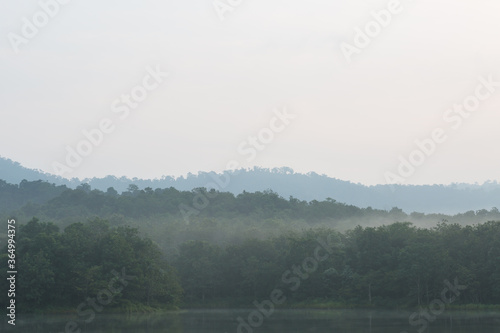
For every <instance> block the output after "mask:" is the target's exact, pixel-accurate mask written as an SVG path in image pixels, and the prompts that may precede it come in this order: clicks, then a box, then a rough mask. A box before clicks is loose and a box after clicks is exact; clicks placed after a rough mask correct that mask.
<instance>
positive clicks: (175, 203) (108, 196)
mask: <svg viewBox="0 0 500 333" xmlns="http://www.w3.org/2000/svg"><path fill="white" fill-rule="evenodd" d="M0 213H2V214H5V215H13V216H16V217H19V218H21V219H22V220H29V219H31V218H32V217H33V216H37V217H40V218H43V219H46V220H50V221H54V222H61V224H60V225H62V224H65V223H69V222H71V221H72V220H73V219H75V218H76V219H79V220H81V219H82V218H83V219H87V218H91V217H94V216H99V217H104V218H110V217H113V216H123V217H124V218H126V219H132V220H140V219H144V218H151V219H155V220H158V219H160V220H161V219H169V220H172V219H175V220H179V221H182V223H189V222H192V221H195V220H196V221H199V220H203V219H207V218H209V219H210V218H213V219H218V220H224V221H231V220H237V221H241V220H247V221H252V223H257V222H256V221H258V223H260V222H262V221H282V223H285V224H287V225H288V226H290V225H292V224H296V225H297V226H301V227H309V226H313V225H319V224H323V225H325V226H328V227H337V228H340V229H348V228H351V227H353V226H355V225H358V224H360V225H369V226H375V225H381V224H387V223H392V222H399V221H409V222H412V223H415V224H416V225H418V226H430V225H435V224H436V223H438V222H441V221H442V220H447V221H449V222H453V223H459V224H472V223H480V222H486V221H490V220H500V212H499V211H498V209H496V208H493V209H491V210H486V209H482V210H478V211H467V212H464V213H460V214H455V215H445V214H424V213H419V212H411V213H407V212H404V211H403V210H402V209H400V208H397V207H392V208H391V209H389V210H381V209H373V208H371V207H368V208H360V207H357V206H354V205H349V204H346V203H342V202H339V201H336V200H335V199H332V198H327V199H326V200H322V201H317V200H312V201H305V200H299V199H297V198H294V197H289V198H288V199H286V198H283V197H281V196H280V195H279V194H277V193H276V192H273V191H264V192H260V191H257V192H246V191H243V192H242V193H240V194H238V195H234V194H232V193H230V192H222V191H216V190H214V189H211V190H207V189H205V188H196V189H193V190H190V191H179V190H177V189H175V188H173V187H170V188H165V189H161V188H157V189H152V188H150V187H147V188H145V189H140V188H139V187H138V186H136V185H129V187H128V189H127V190H126V191H124V192H123V193H121V194H120V193H118V192H117V191H116V190H115V189H114V188H112V187H110V188H108V189H107V190H106V191H100V190H95V189H92V187H91V186H90V185H88V184H83V185H80V186H78V187H77V188H76V189H70V188H67V187H66V186H64V185H62V186H56V185H53V184H49V183H46V182H42V181H35V182H28V181H22V182H21V183H20V184H19V185H12V184H8V183H6V182H5V181H2V180H0Z"/></svg>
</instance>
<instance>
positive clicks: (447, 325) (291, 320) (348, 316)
mask: <svg viewBox="0 0 500 333" xmlns="http://www.w3.org/2000/svg"><path fill="white" fill-rule="evenodd" d="M253 310H254V309H251V310H237V311H236V310H217V311H214V310H198V311H179V312H168V313H161V314H149V315H103V314H101V315H99V316H96V319H95V320H94V321H93V322H92V323H89V324H85V323H80V322H79V323H78V324H79V327H78V328H79V329H81V332H82V333H84V332H85V333H116V332H123V333H132V332H133V333H159V332H169V333H201V332H209V333H210V332H223V333H229V332H238V322H237V321H236V318H238V317H242V318H247V317H248V315H249V314H250V313H251V312H252V311H253ZM410 314H411V312H408V311H369V310H331V311H327V310H308V311H304V310H283V311H275V313H273V314H272V315H271V316H270V317H269V318H264V321H263V323H262V325H261V326H258V327H251V326H245V327H244V326H241V327H240V329H239V333H253V332H261V333H270V332H297V333H299V332H300V333H304V332H311V333H313V332H314V333H326V332H329V333H330V332H336V333H337V332H354V333H360V332H369V333H382V332H384V333H392V332H393V333H401V332H403V331H405V332H408V333H413V332H415V333H416V332H418V329H419V327H417V326H411V325H410V324H409V320H408V318H409V316H410ZM74 319H75V317H74V316H60V315H59V316H53V315H51V316H28V317H23V316H21V317H18V320H17V325H16V327H15V328H13V327H11V326H10V325H7V324H6V323H3V326H2V332H14V331H15V332H30V333H34V332H37V333H38V332H39V333H61V332H65V324H66V322H68V321H72V320H74ZM68 332H72V331H68ZM75 332H78V331H77V330H75ZM426 332H429V333H438V332H439V333H448V332H449V333H465V332H467V333H469V332H478V333H486V332H488V333H491V332H494V333H495V332H496V333H500V314H499V313H498V312H451V311H449V312H448V313H446V314H443V315H442V316H440V317H438V318H436V320H434V321H432V322H430V323H429V326H428V329H427V330H426Z"/></svg>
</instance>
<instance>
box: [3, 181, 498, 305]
mask: <svg viewBox="0 0 500 333" xmlns="http://www.w3.org/2000/svg"><path fill="white" fill-rule="evenodd" d="M44 198H45V199H44ZM47 198H48V199H47ZM0 205H1V214H2V216H4V218H3V219H2V224H5V222H6V221H7V219H8V218H15V219H16V221H17V225H18V230H17V237H16V246H17V258H18V263H17V264H18V271H19V275H18V279H19V281H18V284H17V285H18V293H17V302H18V304H19V309H20V310H23V311H36V310H50V309H61V308H64V309H70V310H73V311H77V312H81V313H85V309H88V308H89V307H90V303H89V302H91V300H92V299H101V300H102V301H103V302H105V303H106V305H108V304H109V306H108V308H115V307H118V308H123V309H128V310H140V311H143V310H144V311H146V310H148V309H151V308H173V307H226V306H238V307H252V306H253V304H254V302H255V301H257V302H261V301H264V300H266V299H269V298H270V295H271V294H272V293H273V291H275V290H280V291H282V292H283V297H282V299H283V300H285V299H286V302H283V304H282V306H307V307H309V306H318V307H323V306H325V307H350V306H365V307H398V308H399V307H416V306H423V305H424V304H429V303H430V302H432V301H433V300H435V299H436V298H441V297H442V296H441V295H442V293H443V290H444V289H445V288H448V289H447V290H450V287H449V286H450V285H451V286H461V287H460V288H459V289H457V288H455V291H456V294H452V293H447V294H446V293H445V294H446V297H448V298H449V299H450V300H451V299H453V303H454V304H455V305H464V304H476V305H478V304H500V265H498V263H499V262H500V222H495V221H500V215H499V212H498V210H497V209H491V210H489V211H488V210H481V211H471V212H466V213H463V214H457V215H454V216H446V215H439V214H435V215H429V214H422V213H416V212H413V213H411V214H406V213H405V212H403V211H402V210H401V209H398V208H393V209H391V210H389V211H385V210H376V209H372V208H358V207H355V206H352V205H347V204H344V203H339V202H337V201H335V200H334V199H330V198H329V199H327V200H325V201H310V202H306V201H302V200H298V199H295V198H293V197H290V198H288V199H284V198H282V197H280V196H279V195H278V194H276V193H274V192H272V191H266V192H255V193H249V192H243V193H241V194H239V195H234V194H232V193H228V192H218V191H215V190H206V189H204V188H197V189H194V190H192V191H179V190H176V189H174V188H167V189H154V190H153V189H152V188H145V189H139V188H138V187H137V186H136V185H130V186H129V188H128V190H127V191H125V192H124V193H122V194H119V193H118V192H117V191H115V190H114V189H113V188H109V189H108V190H107V191H105V192H103V191H99V190H92V189H91V187H90V186H89V185H85V184H84V185H81V186H79V187H78V188H77V189H68V188H66V187H64V186H55V185H51V184H48V183H45V182H22V183H21V184H19V185H10V184H7V183H5V182H2V183H1V184H0ZM9 207H15V209H12V210H9V209H8V208H9ZM35 216H36V218H34V217H35ZM4 229H5V230H6V229H7V228H6V226H5V228H4ZM1 241H2V243H1V244H5V242H4V240H3V239H2V240H1ZM7 256H8V252H7V247H6V246H3V249H2V252H1V254H0V261H1V265H2V267H3V269H4V270H6V267H4V266H5V265H6V263H7V259H8V258H7ZM112 281H114V282H113V283H112ZM118 281H121V283H122V284H119V283H118ZM0 288H2V290H8V281H7V280H3V281H1V282H0ZM5 288H6V289H5ZM103 295H104V296H103ZM456 296H459V297H456ZM106 297H107V298H106ZM103 298H104V300H103ZM108 301H109V302H108Z"/></svg>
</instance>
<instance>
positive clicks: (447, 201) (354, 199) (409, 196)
mask: <svg viewBox="0 0 500 333" xmlns="http://www.w3.org/2000/svg"><path fill="white" fill-rule="evenodd" d="M0 179H3V180H5V181H6V182H7V183H11V184H19V183H20V182H21V181H22V180H28V181H35V180H42V181H46V182H49V183H53V184H56V185H66V186H67V187H70V188H76V187H77V186H79V185H81V184H84V183H87V184H89V185H90V186H91V187H92V188H93V189H99V190H101V191H106V190H107V189H108V188H110V187H113V188H114V189H115V190H117V191H118V192H123V191H126V190H127V189H128V187H129V186H130V185H131V184H133V185H136V186H138V187H139V188H141V189H144V188H147V187H151V188H153V189H155V188H169V187H174V188H176V189H178V190H181V191H185V190H192V189H195V188H199V187H206V188H215V189H217V190H220V191H227V192H231V193H234V194H239V193H242V192H243V191H247V192H256V191H265V190H268V189H271V190H273V191H274V192H276V193H278V194H279V195H281V196H282V197H284V198H288V197H290V196H293V197H295V198H297V199H300V200H307V201H312V200H320V201H321V200H325V199H327V198H332V199H334V200H336V201H338V202H344V203H346V204H350V205H355V206H358V207H373V208H377V209H385V210H389V209H391V208H392V207H398V208H401V209H403V210H404V211H405V212H408V213H410V212H414V211H415V212H424V213H444V214H456V213H461V212H466V211H471V210H472V211H477V210H482V209H491V208H493V207H500V184H499V183H497V182H487V183H485V184H482V185H478V184H453V185H393V186H391V185H376V186H365V185H362V184H355V183H352V182H349V181H343V180H339V179H335V178H331V177H328V176H326V175H318V174H316V173H314V172H311V173H308V174H301V173H295V172H294V171H293V170H292V169H291V168H275V169H264V168H254V169H249V170H244V169H242V170H238V171H234V172H232V171H226V172H224V173H221V174H217V173H215V172H200V173H198V174H197V175H194V174H188V176H187V177H179V178H173V177H168V176H165V177H163V178H161V179H137V178H133V179H129V178H126V177H121V178H117V177H114V176H107V177H104V178H91V179H85V180H83V181H81V180H79V179H76V178H74V179H71V180H68V179H66V178H62V177H59V176H55V175H52V174H49V173H44V172H42V171H40V170H33V169H29V168H25V167H23V166H22V165H20V164H19V163H17V162H14V161H12V160H9V159H5V158H0Z"/></svg>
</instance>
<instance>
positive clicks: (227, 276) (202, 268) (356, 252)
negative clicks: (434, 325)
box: [174, 222, 500, 307]
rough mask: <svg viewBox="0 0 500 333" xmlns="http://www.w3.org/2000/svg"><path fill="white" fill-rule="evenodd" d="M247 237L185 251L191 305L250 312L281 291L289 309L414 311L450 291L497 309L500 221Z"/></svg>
mask: <svg viewBox="0 0 500 333" xmlns="http://www.w3.org/2000/svg"><path fill="white" fill-rule="evenodd" d="M250 237H251V235H249V239H248V240H246V241H244V242H242V243H241V244H237V245H232V246H228V247H226V248H222V247H220V246H216V245H213V244H209V243H207V242H199V241H193V242H186V243H185V244H183V245H182V246H181V247H180V253H179V255H178V257H177V260H176V262H175V265H174V266H175V267H176V268H177V270H178V272H179V277H180V280H181V281H182V287H183V289H184V291H185V300H186V301H187V303H189V304H197V305H199V306H203V304H207V303H208V304H210V302H211V301H213V302H215V304H217V301H218V300H221V299H226V300H228V299H229V300H239V302H240V304H239V305H246V306H249V307H251V306H253V305H252V304H253V301H255V300H257V301H259V302H260V301H262V300H265V299H269V297H270V293H271V292H272V291H273V290H275V289H278V290H281V291H283V292H284V295H285V296H286V298H287V300H288V304H289V305H293V304H294V303H296V302H302V303H303V304H304V303H305V304H307V303H310V302H317V301H320V302H326V303H328V302H330V303H336V304H338V306H350V305H353V304H354V305H363V306H383V307H385V306H389V307H413V306H422V305H424V304H429V303H430V302H432V301H434V300H435V299H442V294H443V290H444V289H445V288H447V290H448V291H447V292H445V294H446V297H447V299H448V300H453V303H454V304H456V305H458V304H500V265H499V263H500V222H488V223H485V224H481V225H476V226H465V227H462V226H460V225H457V224H444V223H443V224H439V225H438V226H437V227H436V228H432V229H420V228H416V227H415V226H413V225H411V224H410V223H395V224H391V225H388V226H381V227H377V228H371V227H368V228H362V227H357V228H355V229H353V230H350V231H348V232H345V233H338V232H336V231H333V230H328V229H323V230H315V231H312V230H311V231H305V232H302V233H291V234H288V235H283V236H280V237H276V238H272V239H267V240H255V239H254V240H252V239H251V238H250ZM445 280H448V282H449V283H450V284H451V286H454V287H456V290H455V291H453V290H452V288H451V287H450V286H449V284H447V283H445ZM458 286H460V287H458ZM457 296H459V297H457ZM455 299H456V300H455ZM242 300H243V301H242ZM242 302H243V304H241V303H242Z"/></svg>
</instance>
